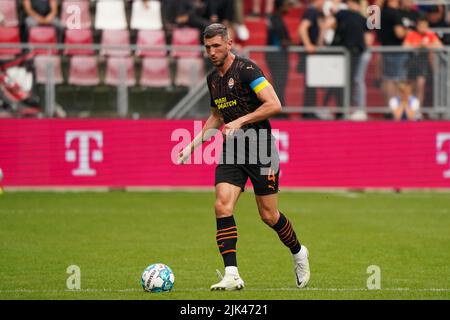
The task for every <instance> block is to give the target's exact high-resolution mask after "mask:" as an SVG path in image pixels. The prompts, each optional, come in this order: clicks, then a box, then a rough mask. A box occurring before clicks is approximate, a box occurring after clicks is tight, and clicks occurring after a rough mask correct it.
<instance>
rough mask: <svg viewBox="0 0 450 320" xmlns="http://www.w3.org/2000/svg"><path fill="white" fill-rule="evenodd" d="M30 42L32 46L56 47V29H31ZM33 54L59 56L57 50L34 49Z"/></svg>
mask: <svg viewBox="0 0 450 320" xmlns="http://www.w3.org/2000/svg"><path fill="white" fill-rule="evenodd" d="M28 42H29V43H30V44H40V45H44V44H45V45H55V44H56V43H57V39H56V29H55V28H54V27H33V28H30V32H29V36H28ZM33 52H34V53H35V54H58V50H57V49H56V48H53V49H46V48H36V49H33Z"/></svg>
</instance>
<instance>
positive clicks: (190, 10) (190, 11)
mask: <svg viewBox="0 0 450 320" xmlns="http://www.w3.org/2000/svg"><path fill="white" fill-rule="evenodd" d="M208 16H209V14H208V11H207V6H206V3H205V2H204V1H201V0H165V1H164V2H163V17H164V20H165V22H164V24H165V27H166V30H167V31H168V32H169V33H170V31H171V30H172V29H173V28H174V27H183V26H189V27H193V28H198V29H200V30H201V31H203V30H204V29H205V28H206V27H207V26H208V25H210V24H211V20H210V19H209V17H208Z"/></svg>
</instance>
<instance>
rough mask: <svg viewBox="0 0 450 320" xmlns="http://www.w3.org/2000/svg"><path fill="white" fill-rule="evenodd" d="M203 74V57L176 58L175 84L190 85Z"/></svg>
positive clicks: (194, 83)
mask: <svg viewBox="0 0 450 320" xmlns="http://www.w3.org/2000/svg"><path fill="white" fill-rule="evenodd" d="M204 76H205V72H204V67H203V59H202V58H198V57H180V58H178V59H177V73H176V76H175V85H177V86H185V87H192V86H195V85H196V84H197V83H198V82H199V81H201V80H202V79H203V77H204Z"/></svg>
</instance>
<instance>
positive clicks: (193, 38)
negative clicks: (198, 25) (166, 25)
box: [172, 28, 200, 57]
mask: <svg viewBox="0 0 450 320" xmlns="http://www.w3.org/2000/svg"><path fill="white" fill-rule="evenodd" d="M172 45H173V46H174V48H173V49H172V56H173V57H199V56H200V51H199V50H197V51H192V50H182V49H180V48H178V49H177V48H176V47H177V46H200V31H199V30H198V29H194V28H175V29H174V30H173V34H172Z"/></svg>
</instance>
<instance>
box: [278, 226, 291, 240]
mask: <svg viewBox="0 0 450 320" xmlns="http://www.w3.org/2000/svg"><path fill="white" fill-rule="evenodd" d="M290 230H292V227H291V225H290V224H289V228H287V229H286V230H285V231H284V232H282V233H279V235H280V238H283V237H284V236H285V235H286V234H288V233H289V232H290Z"/></svg>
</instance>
